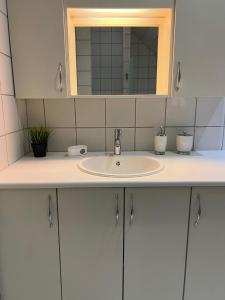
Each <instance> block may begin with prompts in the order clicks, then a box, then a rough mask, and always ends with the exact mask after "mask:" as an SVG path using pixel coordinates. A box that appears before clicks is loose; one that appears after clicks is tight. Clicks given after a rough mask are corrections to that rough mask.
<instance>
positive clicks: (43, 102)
mask: <svg viewBox="0 0 225 300" xmlns="http://www.w3.org/2000/svg"><path fill="white" fill-rule="evenodd" d="M42 105H43V112H44V122H45V127H46V125H47V120H46V112H45V99H42Z"/></svg>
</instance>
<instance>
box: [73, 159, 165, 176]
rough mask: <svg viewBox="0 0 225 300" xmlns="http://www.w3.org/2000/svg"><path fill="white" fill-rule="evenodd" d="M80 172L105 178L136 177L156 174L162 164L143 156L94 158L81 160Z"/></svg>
mask: <svg viewBox="0 0 225 300" xmlns="http://www.w3.org/2000/svg"><path fill="white" fill-rule="evenodd" d="M78 167H79V168H80V170H82V171H84V172H86V173H89V174H94V175H99V176H106V177H138V176H147V175H151V174H155V173H158V172H160V171H161V170H162V168H163V165H162V163H161V162H160V161H159V160H157V159H154V158H151V157H144V156H96V157H89V158H85V159H83V160H82V161H81V162H80V163H79V164H78Z"/></svg>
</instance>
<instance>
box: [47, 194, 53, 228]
mask: <svg viewBox="0 0 225 300" xmlns="http://www.w3.org/2000/svg"><path fill="white" fill-rule="evenodd" d="M48 223H49V228H52V227H53V225H54V221H53V215H52V197H51V195H49V196H48Z"/></svg>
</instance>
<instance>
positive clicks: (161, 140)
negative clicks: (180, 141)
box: [154, 126, 167, 155]
mask: <svg viewBox="0 0 225 300" xmlns="http://www.w3.org/2000/svg"><path fill="white" fill-rule="evenodd" d="M166 146H167V136H166V131H165V128H164V127H163V126H160V128H159V132H158V133H157V135H156V136H155V139H154V150H155V154H157V155H163V154H165V152H166Z"/></svg>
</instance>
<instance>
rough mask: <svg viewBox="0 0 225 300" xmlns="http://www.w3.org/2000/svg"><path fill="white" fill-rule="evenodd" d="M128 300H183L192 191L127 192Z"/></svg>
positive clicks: (165, 189)
mask: <svg viewBox="0 0 225 300" xmlns="http://www.w3.org/2000/svg"><path fill="white" fill-rule="evenodd" d="M125 199H126V222H125V250H124V257H125V265H124V274H125V275H124V299H125V300H137V299H138V300H149V299H154V300H162V299H167V300H182V294H183V283H184V273H185V255H186V241H187V230H188V215H189V203H190V190H189V189H188V188H130V189H127V190H126V196H125Z"/></svg>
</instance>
